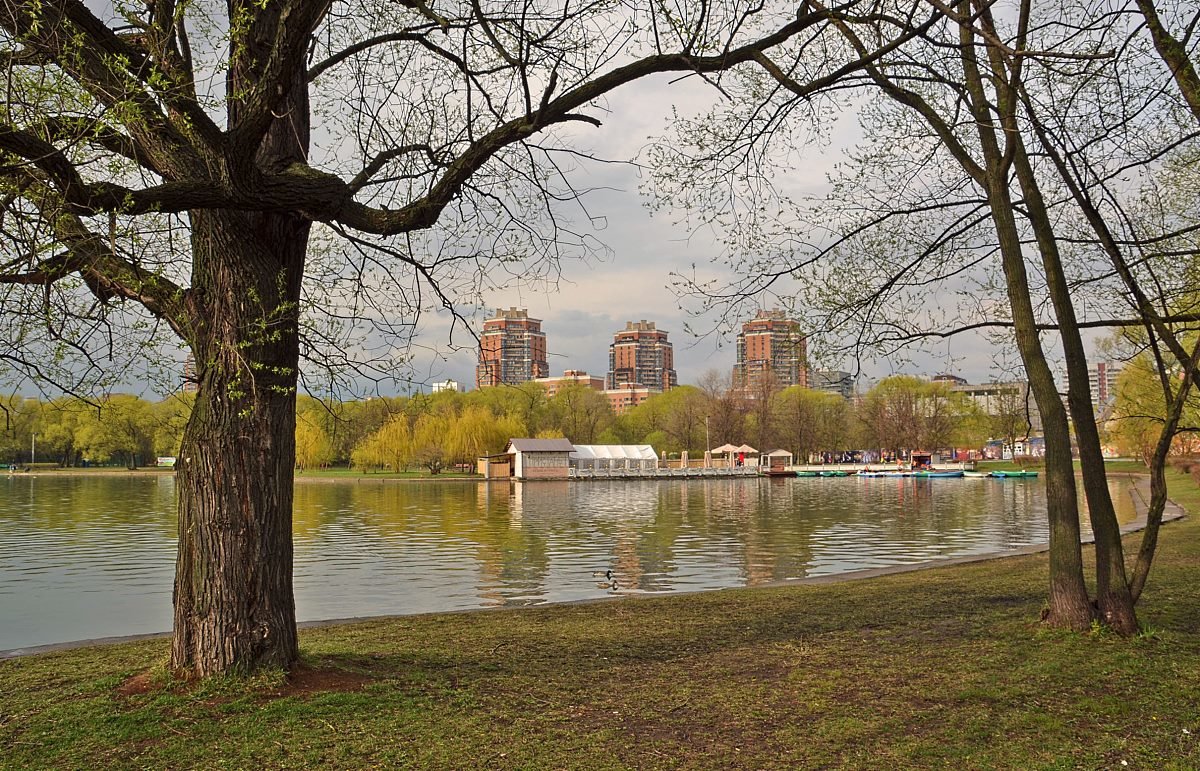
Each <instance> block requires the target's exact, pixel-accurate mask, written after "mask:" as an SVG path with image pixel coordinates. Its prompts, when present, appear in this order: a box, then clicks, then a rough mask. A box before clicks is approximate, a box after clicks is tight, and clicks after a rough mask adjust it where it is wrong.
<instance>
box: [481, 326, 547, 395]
mask: <svg viewBox="0 0 1200 771" xmlns="http://www.w3.org/2000/svg"><path fill="white" fill-rule="evenodd" d="M549 374H550V364H549V363H548V362H547V361H546V333H545V332H543V331H542V320H541V319H531V318H529V312H528V311H527V310H526V309H524V308H509V309H508V310H505V309H503V308H498V309H497V310H496V315H495V316H494V317H492V318H490V319H488V320H487V321H485V322H483V332H482V333H481V334H480V335H479V364H478V365H477V366H476V367H475V386H476V387H477V388H486V387H488V386H495V385H516V384H518V383H525V382H527V381H530V380H533V379H534V378H539V377H547V376H549Z"/></svg>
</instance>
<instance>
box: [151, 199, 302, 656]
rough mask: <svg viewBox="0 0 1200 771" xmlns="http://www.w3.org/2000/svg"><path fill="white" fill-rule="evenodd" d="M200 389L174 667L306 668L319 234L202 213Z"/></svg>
mask: <svg viewBox="0 0 1200 771" xmlns="http://www.w3.org/2000/svg"><path fill="white" fill-rule="evenodd" d="M192 225H193V232H194V241H195V247H196V259H197V264H198V265H199V266H203V267H202V269H201V270H198V271H197V276H196V278H198V279H201V280H200V281H199V282H198V283H197V284H196V286H197V287H201V288H202V290H201V291H200V292H196V296H197V300H198V303H201V304H202V305H201V306H200V307H198V308H197V317H198V318H199V319H200V323H199V324H198V325H197V327H198V328H197V329H196V331H195V335H194V339H193V350H194V353H195V357H196V368H197V374H198V376H199V381H200V388H199V392H198V393H197V395H196V402H195V406H194V407H193V408H192V416H191V419H190V420H189V421H188V425H187V429H186V430H185V432H184V436H183V444H182V448H181V450H180V460H179V465H178V470H177V472H176V478H177V480H178V490H179V553H178V562H177V564H176V575H175V637H174V642H173V644H172V647H171V667H172V669H173V670H175V671H176V672H179V673H181V674H186V675H189V676H199V677H203V676H207V675H212V674H217V673H222V672H229V671H250V670H253V669H257V668H260V667H272V666H278V667H285V668H286V667H288V666H289V665H290V664H291V663H292V662H293V661H295V659H296V655H297V648H296V614H295V607H294V602H293V599H292V480H293V468H294V464H295V455H296V445H295V429H296V411H295V409H296V408H295V402H296V372H297V365H298V361H299V346H298V338H297V307H298V305H297V303H298V299H299V287H300V276H301V271H302V266H303V264H304V259H303V258H304V250H305V248H306V247H307V234H308V222H306V221H304V220H302V219H300V218H297V217H292V216H284V215H247V214H235V213H227V212H225V213H222V212H206V213H198V214H195V215H193V220H192Z"/></svg>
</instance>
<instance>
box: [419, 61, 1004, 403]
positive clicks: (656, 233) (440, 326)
mask: <svg viewBox="0 0 1200 771" xmlns="http://www.w3.org/2000/svg"><path fill="white" fill-rule="evenodd" d="M713 94H714V91H713V90H712V89H711V88H710V87H703V86H700V85H689V84H682V85H681V84H674V85H671V84H669V83H668V81H667V80H666V79H658V80H653V81H649V80H647V81H642V82H639V83H635V84H632V85H631V86H628V87H626V89H625V90H624V91H621V92H619V93H618V94H617V95H615V96H614V97H613V98H612V99H611V100H610V102H609V105H608V106H609V107H610V109H611V114H610V115H609V116H608V117H607V118H606V119H605V125H604V127H603V128H600V129H594V128H592V127H585V128H584V129H582V132H583V133H581V134H580V135H579V138H580V141H581V142H582V143H583V144H584V147H583V149H590V150H592V151H593V152H594V153H595V154H596V155H598V156H602V157H609V158H626V159H627V158H632V157H634V156H636V155H637V153H638V151H639V150H640V149H641V148H642V147H643V146H644V145H646V143H647V142H648V141H649V137H651V136H657V135H661V134H662V133H663V130H664V128H665V120H666V118H667V116H668V114H669V107H670V105H671V104H672V103H674V104H676V105H677V106H679V107H680V108H681V109H682V110H684V111H689V110H698V109H699V108H700V107H701V106H702V105H704V104H706V103H707V102H708V100H709V99H711V98H712V96H713ZM857 133H858V126H857V121H856V119H855V118H854V116H853V115H849V116H845V117H843V118H842V119H841V120H840V121H839V123H838V124H837V125H836V126H835V130H834V134H835V142H834V145H833V146H832V147H830V148H825V149H824V150H823V151H822V150H813V151H811V152H810V153H809V154H808V155H807V156H806V157H804V158H802V159H801V163H802V167H801V168H800V169H799V170H797V171H796V173H794V174H791V175H789V177H788V184H789V192H792V193H797V192H805V193H814V192H820V191H822V190H824V189H825V187H826V175H827V173H828V172H829V171H830V170H831V169H832V166H833V164H834V163H835V162H836V161H837V160H838V153H839V148H838V147H837V139H838V138H839V137H840V138H842V144H843V145H845V144H847V143H849V142H851V141H853V139H852V138H853V137H854V136H856V135H857ZM576 180H577V182H578V183H579V184H580V186H589V185H595V186H600V187H603V188H605V189H602V190H599V191H596V192H593V193H590V194H589V195H588V197H587V200H586V205H587V209H588V212H589V213H590V214H591V215H592V217H593V218H595V219H597V220H598V221H599V222H600V223H601V225H602V227H600V228H598V229H597V230H595V231H594V235H595V236H596V237H597V238H598V239H600V240H601V241H602V242H603V243H604V244H605V245H606V246H607V247H608V248H609V249H610V250H611V255H610V256H608V257H606V258H603V259H602V260H598V261H593V262H591V263H590V264H583V263H578V262H574V263H567V264H564V266H563V279H562V281H561V282H560V283H559V285H558V286H557V287H554V288H552V289H549V290H547V289H546V288H544V287H520V286H517V287H513V288H511V289H509V290H506V291H502V292H494V293H491V294H489V295H486V296H485V300H486V301H487V302H488V304H489V305H490V307H491V308H492V309H495V308H499V307H503V308H508V307H510V306H516V307H519V308H528V310H529V313H530V315H531V316H533V317H534V318H540V319H542V322H543V324H542V329H543V331H544V332H545V333H546V338H547V347H548V350H549V352H550V355H549V363H550V374H551V375H560V374H562V372H563V370H566V369H582V370H586V371H587V372H589V373H591V374H594V375H600V376H603V375H604V374H605V372H606V371H607V369H608V346H609V344H610V343H611V342H612V336H613V333H614V332H616V331H618V330H620V329H623V328H624V326H625V323H626V322H627V321H638V320H640V319H646V320H648V321H653V322H655V323H656V324H657V325H658V328H659V329H662V330H666V331H667V332H668V333H669V334H670V340H671V341H672V343H673V344H674V348H675V368H676V370H677V371H678V374H679V382H680V383H695V382H696V381H697V380H698V379H699V377H700V376H701V375H702V374H703V373H704V372H705V371H707V370H710V369H717V370H720V371H722V372H724V373H728V372H729V371H730V369H731V368H732V366H733V363H734V345H733V343H734V341H733V338H732V337H724V336H720V335H717V334H709V335H707V336H703V337H699V338H697V337H695V336H692V335H689V334H687V333H686V332H685V329H684V323H685V320H690V322H691V324H690V325H691V326H692V327H693V328H695V329H697V330H707V329H709V328H711V326H712V323H711V320H709V323H707V324H706V323H705V320H704V319H689V317H688V315H687V314H686V313H685V312H684V311H683V310H681V308H680V300H679V299H678V298H677V297H676V296H675V295H674V294H673V293H672V291H671V290H670V289H669V288H668V286H667V284H668V281H669V275H670V273H671V272H672V271H681V270H687V269H688V268H689V267H690V266H691V265H692V264H695V265H696V266H697V269H698V270H699V271H700V272H702V273H707V274H711V275H717V274H718V268H717V267H715V266H713V265H711V263H710V261H711V260H712V258H713V257H715V256H718V250H719V246H718V245H717V244H715V243H714V241H713V239H712V237H711V236H710V235H708V234H706V233H692V232H690V231H689V229H688V228H687V227H684V226H682V225H677V224H674V223H673V220H674V219H677V218H676V217H673V216H672V215H671V214H670V213H666V214H663V213H655V214H654V215H653V216H652V215H651V213H650V211H649V210H648V209H647V208H646V198H645V197H644V196H643V195H641V194H640V193H639V192H638V187H639V183H640V181H641V180H640V179H639V177H638V173H637V170H636V169H635V168H632V167H630V166H628V165H596V166H595V167H594V168H592V169H591V170H590V175H589V176H582V177H577V178H576ZM581 219H582V218H581ZM576 224H580V223H576ZM447 331H448V320H447V319H444V318H434V317H433V316H429V315H427V316H426V317H425V324H424V330H423V332H422V334H421V336H420V338H419V339H420V342H421V343H422V345H424V346H429V347H431V348H437V349H439V350H440V353H439V355H432V354H424V355H421V356H419V357H418V360H417V361H416V362H415V367H416V378H417V380H418V381H425V384H426V385H425V390H428V383H430V382H433V381H435V380H442V379H445V378H450V379H453V380H457V381H458V382H459V383H461V384H463V385H464V386H466V387H468V388H474V368H475V362H476V356H475V353H474V352H473V351H470V350H461V351H458V352H457V353H451V352H449V351H448V350H447V346H446V339H447V337H448V334H447ZM460 342H461V338H460ZM995 354H996V351H995V349H994V347H993V346H991V345H990V344H988V343H986V342H985V341H983V340H982V339H981V338H979V337H975V336H963V337H961V338H958V339H955V340H952V341H950V342H948V343H942V344H940V346H939V349H938V350H937V351H936V352H926V353H919V354H916V355H915V356H914V357H913V361H911V362H900V361H873V362H864V363H863V377H864V379H867V380H870V379H878V378H881V377H886V376H887V375H891V374H898V373H908V374H918V375H926V374H934V373H936V372H943V371H950V372H954V373H956V374H959V375H960V376H962V377H965V378H967V379H968V380H969V381H971V382H976V383H977V382H984V381H986V380H988V379H990V378H992V377H993V376H996V375H1002V374H1003V373H1000V372H998V371H997V368H996V366H995V362H994V356H995ZM840 368H842V369H847V370H853V369H854V363H853V362H843V363H842V364H841V367H840Z"/></svg>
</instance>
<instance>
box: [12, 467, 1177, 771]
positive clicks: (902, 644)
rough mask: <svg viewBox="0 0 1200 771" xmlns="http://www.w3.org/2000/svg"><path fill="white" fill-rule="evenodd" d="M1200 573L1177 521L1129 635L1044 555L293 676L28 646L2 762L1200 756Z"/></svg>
mask: <svg viewBox="0 0 1200 771" xmlns="http://www.w3.org/2000/svg"><path fill="white" fill-rule="evenodd" d="M1171 480H1172V491H1173V498H1174V499H1175V500H1176V501H1177V502H1178V503H1180V504H1181V505H1183V506H1184V507H1185V508H1187V509H1189V510H1190V511H1198V510H1200V489H1198V488H1197V487H1196V486H1195V485H1194V483H1193V482H1192V481H1191V480H1190V479H1188V478H1186V477H1183V476H1181V475H1177V474H1172V476H1171ZM1128 543H1130V545H1131V546H1132V544H1133V543H1134V542H1133V541H1130V542H1128ZM1198 568H1200V522H1198V521H1197V519H1196V518H1194V517H1192V518H1187V519H1184V520H1183V521H1181V522H1177V523H1173V524H1170V525H1167V526H1165V527H1164V530H1163V532H1162V537H1161V555H1160V557H1159V560H1158V563H1157V565H1156V568H1155V571H1154V574H1153V575H1152V577H1151V581H1150V585H1149V587H1148V589H1147V591H1146V594H1145V596H1144V597H1143V599H1142V603H1141V604H1140V605H1139V613H1140V617H1141V620H1142V622H1143V624H1144V625H1145V626H1146V628H1147V632H1146V633H1145V634H1143V635H1141V636H1139V637H1138V638H1136V639H1129V640H1126V639H1119V638H1116V637H1113V636H1111V635H1109V634H1106V633H1104V632H1102V631H1097V632H1094V633H1092V634H1067V633H1062V632H1056V631H1052V630H1047V629H1044V628H1042V627H1041V626H1039V624H1038V623H1037V618H1038V614H1039V611H1040V610H1041V608H1042V606H1043V602H1044V598H1045V594H1046V562H1045V558H1044V557H1043V556H1033V557H1022V558H1009V559H1002V560H995V561H991V562H986V563H976V564H970V565H962V566H956V567H948V568H941V569H934V570H926V571H918V572H914V573H907V574H901V575H896V576H890V577H884V578H877V579H871V580H862V581H853V582H846V583H840V584H830V585H797V586H790V587H785V588H770V589H748V590H729V591H721V592H710V593H705V594H697V595H675V596H667V597H659V598H652V599H649V598H648V599H633V600H630V599H626V600H621V601H614V602H599V603H591V604H580V605H560V606H548V607H541V608H532V609H523V610H503V611H486V612H472V613H453V614H441V615H429V616H412V617H403V618H396V619H386V620H378V621H371V622H366V623H360V624H352V625H343V626H336V627H326V628H320V629H310V630H305V631H304V632H303V633H302V636H301V642H302V646H303V649H304V664H303V667H302V668H301V670H300V671H299V672H297V673H296V674H295V675H294V676H293V677H292V678H291V679H287V678H284V677H282V676H280V675H278V674H275V675H265V676H260V677H258V678H256V679H254V680H251V681H244V680H242V681H238V680H229V681H223V682H210V683H206V684H203V685H200V686H196V685H191V686H189V685H185V684H179V683H171V682H169V681H167V680H166V678H165V677H164V676H163V675H162V666H163V661H164V659H165V656H166V647H167V646H166V643H165V641H151V642H140V643H132V644H123V645H115V646H107V647H100V648H92V649H84V650H75V651H69V652H63V653H56V654H51V655H43V656H36V657H30V658H22V659H14V660H9V661H4V662H0V766H3V767H6V768H154V769H159V768H205V769H209V768H254V769H260V768H266V769H274V768H313V767H318V766H319V767H330V768H396V767H401V768H403V767H407V768H421V769H426V768H446V769H459V768H514V769H542V768H545V769H558V768H582V769H594V768H599V769H604V768H630V769H655V768H718V769H724V768H748V769H759V768H853V769H859V768H886V769H908V768H955V769H959V768H1021V769H1025V768H1062V769H1067V768H1087V769H1093V768H1105V769H1112V768H1141V769H1194V768H1198V767H1200V747H1198V746H1197V741H1198V735H1200V706H1198V705H1200V613H1197V608H1198V607H1200V581H1197V580H1196V577H1197V575H1198V574H1200V573H1198Z"/></svg>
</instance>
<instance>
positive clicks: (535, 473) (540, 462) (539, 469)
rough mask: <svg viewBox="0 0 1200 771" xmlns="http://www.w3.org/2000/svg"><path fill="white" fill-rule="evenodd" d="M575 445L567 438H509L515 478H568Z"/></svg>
mask: <svg viewBox="0 0 1200 771" xmlns="http://www.w3.org/2000/svg"><path fill="white" fill-rule="evenodd" d="M574 449H575V446H574V445H573V444H571V443H570V442H569V441H568V440H566V439H509V440H508V447H506V448H505V450H504V452H505V454H507V455H511V456H512V459H513V461H512V475H513V478H515V479H566V478H567V476H568V475H569V474H570V472H569V468H570V455H571V451H572V450H574Z"/></svg>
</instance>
